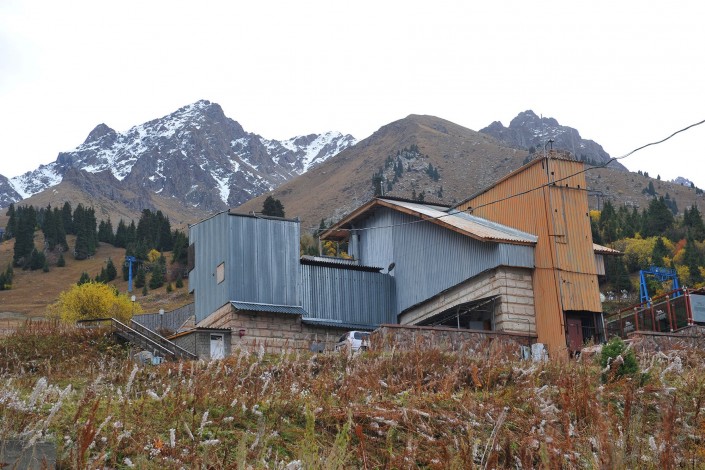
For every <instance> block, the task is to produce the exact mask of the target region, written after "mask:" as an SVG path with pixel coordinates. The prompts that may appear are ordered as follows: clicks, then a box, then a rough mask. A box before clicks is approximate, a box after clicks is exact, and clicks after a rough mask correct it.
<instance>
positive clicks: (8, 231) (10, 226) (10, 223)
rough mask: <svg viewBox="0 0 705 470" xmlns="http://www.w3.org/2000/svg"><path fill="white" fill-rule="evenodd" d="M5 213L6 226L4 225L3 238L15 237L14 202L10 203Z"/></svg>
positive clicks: (15, 218)
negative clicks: (6, 217)
mask: <svg viewBox="0 0 705 470" xmlns="http://www.w3.org/2000/svg"><path fill="white" fill-rule="evenodd" d="M5 215H6V216H8V219H7V226H6V227H5V240H9V239H11V238H14V237H15V231H16V230H17V217H16V215H15V205H14V204H12V203H11V204H10V207H8V208H7V212H6V213H5Z"/></svg>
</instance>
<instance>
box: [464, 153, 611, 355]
mask: <svg viewBox="0 0 705 470" xmlns="http://www.w3.org/2000/svg"><path fill="white" fill-rule="evenodd" d="M586 189H587V184H586V181H585V174H584V165H583V163H582V162H579V161H574V160H570V159H567V158H561V157H558V156H556V154H553V153H552V154H551V155H549V156H548V157H543V158H537V159H536V160H533V161H531V162H529V163H528V164H526V165H524V166H523V167H521V168H519V169H518V170H516V171H514V172H512V173H510V174H509V175H507V176H505V177H504V178H502V179H501V180H499V181H498V182H496V183H495V184H493V185H492V186H491V187H489V188H487V189H485V190H484V191H481V192H479V193H478V194H475V195H473V196H471V197H470V198H468V199H467V200H465V201H463V202H462V203H460V204H458V205H457V207H456V208H457V209H458V210H462V211H465V212H467V213H471V214H473V215H477V216H480V217H484V218H487V219H491V220H494V221H496V222H499V223H502V224H505V225H509V226H511V227H515V228H517V229H519V230H525V231H527V232H530V233H532V234H535V235H537V236H538V242H537V244H536V251H535V264H536V266H535V270H534V275H533V286H534V299H535V305H536V329H537V333H538V339H539V341H540V342H542V343H545V344H547V345H548V347H549V351H550V352H551V353H552V354H557V355H561V354H564V353H565V352H566V351H567V348H568V349H572V350H577V349H579V347H580V346H582V342H583V338H584V336H585V335H584V333H585V332H587V333H589V332H591V331H592V332H594V331H597V330H598V329H599V328H600V326H601V325H600V322H599V319H600V318H601V317H600V315H601V312H602V305H601V303H600V296H599V290H598V281H597V274H598V273H599V272H598V262H599V261H601V259H598V260H597V262H596V247H594V246H593V243H592V235H591V231H590V217H589V214H588V201H587V191H586ZM602 254H609V253H606V252H604V250H603V251H601V252H599V249H598V255H599V256H601V255H602ZM603 266H604V265H603V264H602V265H601V266H600V268H601V269H604V267H603ZM567 339H568V342H567V341H566V340H567Z"/></svg>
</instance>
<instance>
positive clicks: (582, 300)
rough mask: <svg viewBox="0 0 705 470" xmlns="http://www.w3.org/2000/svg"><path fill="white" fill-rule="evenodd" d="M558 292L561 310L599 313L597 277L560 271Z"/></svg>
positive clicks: (600, 309) (600, 305)
mask: <svg viewBox="0 0 705 470" xmlns="http://www.w3.org/2000/svg"><path fill="white" fill-rule="evenodd" d="M559 277H560V282H561V284H560V290H561V298H562V299H563V310H564V311H566V310H584V311H588V312H601V311H602V303H601V302H600V291H599V288H598V286H597V276H595V275H593V274H583V273H571V272H568V271H560V272H559Z"/></svg>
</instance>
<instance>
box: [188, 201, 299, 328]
mask: <svg viewBox="0 0 705 470" xmlns="http://www.w3.org/2000/svg"><path fill="white" fill-rule="evenodd" d="M299 235H300V232H299V222H298V221H297V220H288V219H279V218H274V217H259V216H258V217H255V216H252V215H246V214H234V213H231V212H221V213H219V214H216V215H214V216H212V217H209V218H208V219H205V220H202V221H201V222H199V223H197V224H194V225H191V226H190V227H189V242H190V244H191V245H192V246H193V250H194V251H195V252H194V253H193V261H194V263H193V269H191V271H190V272H189V290H190V291H192V292H193V293H194V302H195V304H196V321H197V322H200V321H201V320H203V319H204V318H206V317H207V316H208V315H210V314H211V313H212V312H214V311H216V310H217V309H219V308H220V307H222V306H223V305H225V304H227V303H228V302H230V301H233V300H235V301H242V302H256V303H261V304H276V305H292V306H300V305H301V298H300V296H299V285H300V283H301V281H300V278H301V273H300V270H299Z"/></svg>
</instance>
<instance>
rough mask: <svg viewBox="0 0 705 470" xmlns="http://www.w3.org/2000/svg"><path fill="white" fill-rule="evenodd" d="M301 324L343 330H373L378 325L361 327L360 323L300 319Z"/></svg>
mask: <svg viewBox="0 0 705 470" xmlns="http://www.w3.org/2000/svg"><path fill="white" fill-rule="evenodd" d="M301 323H304V324H307V325H318V326H327V327H332V328H343V329H346V330H374V329H375V328H377V327H378V326H379V325H363V324H360V323H346V322H339V321H335V320H318V319H316V318H302V319H301Z"/></svg>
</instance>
